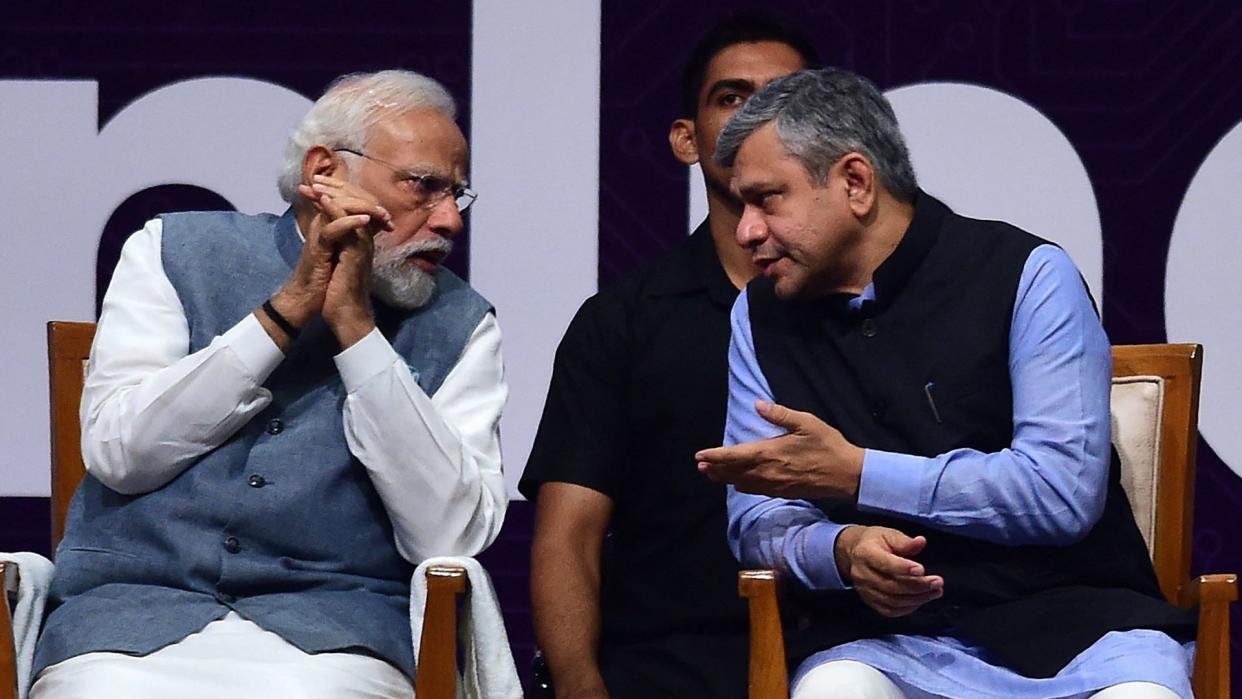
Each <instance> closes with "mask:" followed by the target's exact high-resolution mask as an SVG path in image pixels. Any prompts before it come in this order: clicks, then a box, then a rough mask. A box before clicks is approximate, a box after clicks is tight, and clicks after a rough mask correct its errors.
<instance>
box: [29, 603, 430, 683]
mask: <svg viewBox="0 0 1242 699" xmlns="http://www.w3.org/2000/svg"><path fill="white" fill-rule="evenodd" d="M413 694H414V688H413V686H412V685H411V684H410V681H409V679H408V678H406V676H405V675H404V674H402V672H401V671H400V670H398V669H397V668H395V667H393V666H392V665H389V664H388V663H386V662H384V661H383V660H380V659H378V658H373V657H371V656H367V655H359V654H356V653H315V654H310V653H305V652H303V651H301V650H299V649H298V648H297V647H296V646H294V645H292V644H291V643H289V642H288V641H286V640H285V639H283V638H281V637H280V636H277V635H276V634H274V633H272V632H270V631H264V630H263V629H262V628H260V627H259V626H258V625H257V624H255V623H254V622H251V621H249V620H247V619H244V618H242V617H241V616H240V615H238V614H237V613H236V612H229V613H228V615H227V616H225V617H224V618H223V619H219V620H217V621H213V622H211V623H210V624H208V625H207V626H205V627H203V629H202V630H201V631H199V632H197V633H193V634H190V635H189V636H187V637H185V638H184V639H182V640H181V641H178V642H177V643H174V644H172V645H171V646H167V647H164V648H161V649H159V650H157V651H155V652H154V653H151V654H150V655H144V656H141V657H139V656H131V655H124V654H121V653H86V654H85V655H78V656H75V657H72V658H69V659H68V660H65V661H64V662H60V663H57V664H55V665H53V666H51V667H49V668H47V669H46V670H44V671H43V672H41V673H39V677H38V679H37V680H36V681H35V684H34V687H32V688H31V690H30V697H31V699H77V698H78V697H93V698H96V699H112V698H114V697H115V698H116V699H121V698H122V697H126V698H141V697H152V698H155V697H160V698H163V697H177V698H178V699H219V697H230V698H233V699H251V698H253V699H259V698H260V697H262V698H265V699H266V698H270V697H280V696H285V697H322V698H323V699H329V698H334V697H343V698H350V699H352V698H355V697H356V698H359V699H360V698H362V697H368V698H369V697H376V698H379V697H383V698H385V699H387V698H389V697H402V699H408V697H411V696H413Z"/></svg>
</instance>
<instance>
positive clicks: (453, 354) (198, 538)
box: [32, 71, 507, 699]
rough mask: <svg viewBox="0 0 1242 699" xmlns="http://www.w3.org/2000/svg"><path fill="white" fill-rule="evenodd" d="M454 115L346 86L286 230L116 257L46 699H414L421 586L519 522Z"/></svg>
mask: <svg viewBox="0 0 1242 699" xmlns="http://www.w3.org/2000/svg"><path fill="white" fill-rule="evenodd" d="M454 115H455V107H454V104H453V101H452V98H451V97H450V96H449V95H448V93H447V92H446V91H445V90H444V88H443V87H442V86H440V85H439V84H438V83H436V82H435V81H433V80H430V79H428V78H426V77H423V76H421V75H418V74H415V73H409V72H405V71H382V72H379V73H374V74H359V75H350V76H345V77H344V78H341V79H340V80H338V81H337V82H336V83H334V84H333V85H332V86H331V87H330V88H329V89H328V90H327V92H326V94H325V95H324V96H323V97H322V98H320V99H319V100H318V101H317V102H316V103H315V105H314V106H313V107H312V108H311V109H310V111H309V112H308V113H307V115H306V116H305V118H304V119H303V120H302V122H301V124H300V125H299V126H298V127H297V129H296V130H295V131H294V133H293V134H292V136H291V137H290V140H289V144H288V146H287V149H286V158H285V167H284V171H283V173H282V175H281V177H280V181H279V184H280V189H281V193H282V195H283V196H284V198H285V199H286V200H287V201H289V202H290V204H291V208H290V209H289V210H288V211H286V212H285V214H284V215H282V216H275V215H270V214H265V215H258V216H249V215H243V214H239V213H234V212H199V213H188V214H170V215H164V216H161V217H159V218H157V219H155V220H152V221H151V222H149V223H148V224H147V225H146V227H144V228H143V229H142V230H141V231H139V232H138V233H136V234H135V235H134V236H132V237H131V239H130V240H129V241H128V242H127V243H126V245H125V248H124V251H123V253H122V256H121V260H120V263H119V264H118V266H117V268H116V273H115V275H114V277H113V280H112V283H111V285H110V287H109V289H108V292H107V295H106V296H105V299H104V303H103V311H102V314H101V315H100V319H99V325H98V331H97V334H96V338H95V344H94V347H93V349H92V352H91V360H90V366H89V373H88V376H87V380H86V388H85V391H84V394H83V399H82V408H81V415H82V451H83V457H84V460H85V462H86V466H87V475H86V478H85V480H84V481H83V484H82V486H81V487H80V488H79V490H78V493H77V494H76V495H75V497H74V499H73V502H72V504H71V506H70V512H69V518H68V524H67V529H66V534H65V538H64V541H63V542H62V544H61V546H60V548H59V550H58V551H57V566H56V573H55V578H54V580H53V583H52V590H51V594H50V599H49V603H48V609H49V613H48V617H47V620H46V623H45V626H44V631H43V635H42V637H41V638H40V641H39V644H38V647H37V650H36V658H35V672H36V673H38V679H37V681H36V683H35V685H34V687H33V691H32V696H34V697H41V698H44V699H48V698H55V697H68V696H80V695H85V694H90V695H91V696H118V697H120V696H125V697H145V696H150V697H156V696H159V697H163V696H179V697H196V696H204V697H208V696H210V697H215V696H231V697H250V696H255V697H257V696H270V695H271V694H273V693H275V692H276V691H283V692H285V693H291V694H294V695H298V696H322V697H345V696H350V697H352V696H368V697H371V696H375V697H396V696H409V695H410V694H411V691H412V689H411V683H410V677H411V676H412V674H413V670H414V658H413V654H412V650H411V648H412V646H411V639H410V626H409V618H408V598H409V580H410V576H411V573H412V571H413V569H414V566H415V565H416V564H417V563H418V562H420V561H422V560H424V559H426V558H427V557H430V556H434V555H473V554H476V553H478V552H480V551H482V550H483V549H484V548H486V547H487V546H488V545H489V544H490V543H491V542H492V540H493V539H494V538H495V537H496V534H497V533H498V532H499V530H500V526H501V523H502V521H503V518H504V512H505V508H506V505H507V498H506V491H505V484H504V479H503V476H502V474H501V465H500V444H499V427H498V426H499V419H500V413H501V409H502V407H503V405H504V402H505V398H506V395H507V388H506V386H505V382H504V377H503V370H502V364H501V356H500V331H499V329H498V326H497V324H496V319H495V315H494V313H493V310H492V308H491V306H490V305H489V304H488V303H487V301H486V300H484V299H483V298H482V297H481V296H480V295H479V294H477V293H476V292H474V291H473V290H472V289H471V288H470V287H469V286H467V285H466V284H465V283H464V282H463V281H462V280H460V279H459V278H458V277H456V276H454V275H453V274H452V273H451V272H449V271H448V270H445V269H442V268H441V266H440V263H441V261H442V260H443V259H444V257H445V255H447V254H448V253H449V251H450V250H451V248H452V242H451V241H452V239H453V237H454V236H456V235H457V234H458V233H459V232H460V231H461V230H462V227H463V222H462V217H461V212H462V211H464V210H465V209H466V207H468V206H469V205H470V203H471V202H472V201H473V200H474V198H475V193H474V192H473V191H471V190H470V189H469V188H468V187H467V186H466V184H465V168H466V141H465V138H464V137H463V135H462V133H461V130H460V129H459V128H458V127H457V125H456V124H455V123H454ZM290 690H292V691H290Z"/></svg>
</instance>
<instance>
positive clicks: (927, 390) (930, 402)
mask: <svg viewBox="0 0 1242 699" xmlns="http://www.w3.org/2000/svg"><path fill="white" fill-rule="evenodd" d="M935 387H936V382H935V381H928V382H927V384H926V385H924V386H923V395H925V396H927V406H928V407H929V408H931V411H932V417H934V418H936V424H938V425H942V424H944V420H941V419H940V409H939V408H937V407H936V399H935V397H934V396H932V389H933V388H935Z"/></svg>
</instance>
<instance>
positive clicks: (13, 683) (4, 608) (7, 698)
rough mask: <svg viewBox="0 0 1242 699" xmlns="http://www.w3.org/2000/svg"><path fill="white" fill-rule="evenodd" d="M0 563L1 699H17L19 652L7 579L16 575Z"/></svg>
mask: <svg viewBox="0 0 1242 699" xmlns="http://www.w3.org/2000/svg"><path fill="white" fill-rule="evenodd" d="M6 568H8V567H7V566H6V565H5V564H4V563H0V699H17V650H16V648H15V646H14V643H13V618H12V616H11V615H10V614H9V595H8V587H6V585H5V582H6V580H5V577H6V575H7V576H8V577H10V578H11V577H13V576H14V575H15V573H16V571H14V570H13V569H12V568H8V569H7V570H6Z"/></svg>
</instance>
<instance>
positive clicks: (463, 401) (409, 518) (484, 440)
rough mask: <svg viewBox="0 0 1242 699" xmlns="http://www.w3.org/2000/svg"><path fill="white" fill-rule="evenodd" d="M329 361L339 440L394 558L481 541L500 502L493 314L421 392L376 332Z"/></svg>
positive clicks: (487, 539)
mask: <svg viewBox="0 0 1242 699" xmlns="http://www.w3.org/2000/svg"><path fill="white" fill-rule="evenodd" d="M336 363H337V368H338V369H339V370H340V373H341V378H342V381H343V382H344V384H345V389H346V391H347V393H348V395H347V397H346V399H345V409H344V416H343V419H344V426H345V438H346V441H347V442H348V444H349V449H350V451H351V452H352V453H353V454H354V456H356V457H357V458H358V460H360V461H361V462H362V463H363V464H364V465H365V466H366V468H367V470H368V472H369V473H370V476H371V481H372V482H373V483H374V484H375V489H376V490H377V491H378V492H379V495H380V498H381V499H382V500H383V502H384V507H385V508H386V509H387V511H388V516H389V518H390V519H391V520H392V524H393V530H394V535H395V537H396V544H397V549H398V550H399V551H400V552H401V555H402V556H404V557H405V558H406V559H407V560H409V561H410V562H412V563H418V562H419V561H421V560H423V559H425V558H428V557H430V556H453V555H465V556H473V555H475V554H477V553H479V552H480V551H482V550H483V549H485V548H487V546H488V545H489V544H491V542H492V541H493V540H495V538H496V535H497V534H498V533H499V532H500V527H501V525H502V524H503V523H504V514H505V509H506V507H507V506H508V493H507V491H506V488H505V480H504V474H503V473H502V472H501V463H500V414H501V410H502V409H503V408H504V404H505V400H506V399H507V397H508V394H509V389H508V386H507V385H506V384H505V379H504V367H503V363H502V361H501V354H500V326H499V325H498V324H497V323H496V317H495V316H494V315H492V314H490V313H489V314H487V315H486V316H484V318H483V320H482V321H480V322H479V324H478V326H477V327H475V329H474V332H473V333H472V334H471V336H470V339H469V340H468V341H467V342H466V346H465V349H464V350H463V352H462V355H461V358H460V359H459V360H458V362H457V364H456V365H455V366H454V367H453V369H452V370H451V371H450V372H449V374H448V376H447V377H446V378H445V379H444V382H443V383H442V384H441V385H440V388H439V389H438V390H437V391H436V393H435V396H434V397H431V398H429V397H428V396H427V394H426V393H425V392H424V391H423V390H422V388H420V387H419V385H418V384H417V382H416V381H415V380H414V376H413V374H412V373H411V367H409V366H407V365H406V363H405V360H403V359H402V358H401V357H400V355H398V354H397V352H396V350H394V349H393V348H392V345H390V344H389V343H388V340H386V339H385V338H384V336H383V335H381V334H380V332H379V331H378V330H375V331H372V332H371V334H369V335H367V336H366V337H365V338H363V339H362V340H360V341H358V342H357V343H355V344H354V345H353V346H352V347H350V348H348V349H346V350H345V351H343V352H341V353H340V354H339V355H337V356H336ZM414 369H415V370H416V369H417V367H414Z"/></svg>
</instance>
